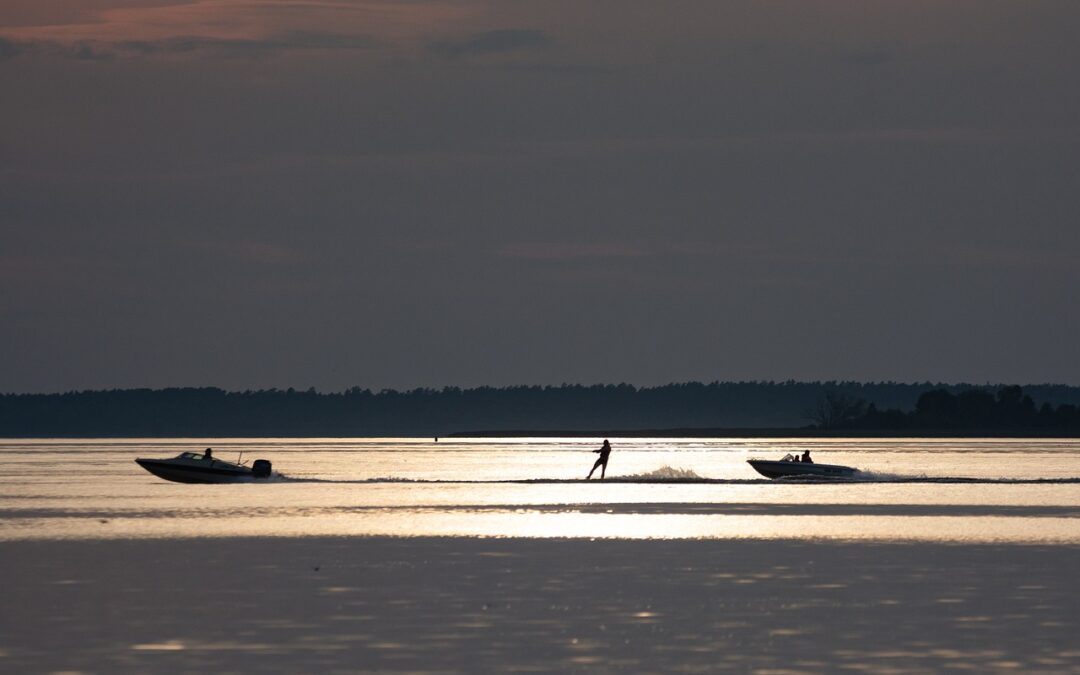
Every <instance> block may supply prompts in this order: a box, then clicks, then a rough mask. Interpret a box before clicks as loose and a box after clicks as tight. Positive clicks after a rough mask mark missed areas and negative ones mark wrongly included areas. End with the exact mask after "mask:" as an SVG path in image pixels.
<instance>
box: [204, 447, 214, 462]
mask: <svg viewBox="0 0 1080 675" xmlns="http://www.w3.org/2000/svg"><path fill="white" fill-rule="evenodd" d="M203 459H208V460H210V461H213V460H214V451H213V450H211V449H210V448H207V449H206V452H204V453H203Z"/></svg>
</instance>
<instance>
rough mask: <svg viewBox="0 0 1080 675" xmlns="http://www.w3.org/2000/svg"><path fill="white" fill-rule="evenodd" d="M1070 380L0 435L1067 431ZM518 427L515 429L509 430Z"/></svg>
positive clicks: (246, 418)
mask: <svg viewBox="0 0 1080 675" xmlns="http://www.w3.org/2000/svg"><path fill="white" fill-rule="evenodd" d="M1078 406H1080V387H1073V386H1067V385H1026V386H1024V387H1023V388H1021V387H1019V386H1016V385H1011V386H1003V385H968V384H932V383H929V382H927V383H914V384H908V383H894V382H882V383H859V382H835V381H831V382H794V381H788V382H712V383H709V384H704V383H700V382H688V383H681V384H669V385H662V386H656V387H635V386H633V385H629V384H618V385H568V384H564V385H559V386H515V387H476V388H471V389H462V388H458V387H446V388H443V389H414V390H410V391H395V390H389V389H388V390H382V391H378V392H373V391H371V390H368V389H361V388H359V387H353V388H351V389H348V390H346V391H343V392H339V393H320V392H316V391H315V390H313V389H309V390H307V391H298V390H295V389H285V390H279V389H270V390H259V391H244V392H229V391H224V390H222V389H218V388H212V387H203V388H169V389H115V390H108V391H81V392H68V393H63V394H2V395H0V437H7V438H35V437H36V438H46V437H121V438H123V437H127V438H136V437H290V436H292V437H374V436H415V437H424V436H450V435H462V434H479V435H492V434H509V435H515V434H516V435H521V434H530V435H532V434H536V435H553V434H564V433H569V432H571V431H572V432H575V433H587V434H589V435H598V434H609V435H615V434H616V432H624V433H625V434H627V435H658V434H664V435H682V436H702V435H729V436H730V435H758V436H771V435H808V436H814V435H879V434H880V435H885V434H888V433H897V434H899V435H915V434H920V435H1073V434H1080V413H1078V412H1077V411H1078V409H1080V408H1078ZM511 430H518V431H511Z"/></svg>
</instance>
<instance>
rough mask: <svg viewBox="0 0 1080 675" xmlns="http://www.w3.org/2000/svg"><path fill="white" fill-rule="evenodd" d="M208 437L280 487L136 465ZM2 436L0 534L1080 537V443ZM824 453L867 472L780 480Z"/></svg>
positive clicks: (824, 458) (224, 454)
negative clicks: (762, 466) (177, 476)
mask: <svg viewBox="0 0 1080 675" xmlns="http://www.w3.org/2000/svg"><path fill="white" fill-rule="evenodd" d="M208 445H212V446H213V447H214V449H215V454H216V456H217V457H219V458H221V459H228V460H235V459H236V458H237V456H238V455H239V453H241V452H243V458H244V461H250V460H254V459H256V458H266V459H269V460H271V461H272V462H273V464H274V470H275V472H278V473H280V475H278V476H275V477H274V478H273V479H271V480H270V481H259V482H255V483H241V484H232V485H182V484H177V483H169V482H167V481H163V480H161V479H159V478H156V477H154V476H152V475H150V474H149V473H147V472H145V471H144V470H143V469H141V468H140V467H139V466H138V465H136V464H135V463H134V461H132V460H134V458H136V457H169V456H174V455H176V454H178V453H179V452H181V451H184V450H201V449H202V448H204V447H207V446H208ZM612 445H613V447H614V448H615V450H614V452H613V453H612V455H611V462H610V465H609V469H608V476H607V480H605V481H603V482H600V481H598V480H595V479H594V480H592V481H588V482H586V481H583V480H582V479H583V478H584V477H585V475H586V474H587V473H588V471H589V469H590V468H591V466H592V463H593V461H594V460H595V458H596V455H594V454H591V453H590V452H589V451H590V450H592V449H594V448H596V447H598V446H599V439H482V440H481V439H460V440H458V439H455V440H443V441H440V442H438V443H435V442H433V441H432V440H431V439H422V440H421V439H236V440H229V441H216V440H215V441H210V440H206V439H164V440H163V439H153V440H138V439H124V440H107V439H105V440H103V439H84V440H29V441H28V440H17V441H12V440H8V441H0V539H2V540H16V539H72V538H78V539H106V538H153V537H168V538H174V537H216V536H239V535H257V536H305V535H346V536H357V535H398V536H418V535H473V536H496V537H501V536H525V537H620V538H758V539H775V538H831V539H873V540H883V541H896V540H933V541H956V542H986V541H1004V542H1043V543H1054V542H1058V543H1080V441H1076V440H1042V439H830V440H806V439H692V440H686V439H640V438H635V439H612ZM804 448H809V449H811V451H812V453H813V455H814V457H815V459H816V460H817V461H818V462H825V463H833V464H845V465H849V466H855V467H858V468H859V469H860V473H859V474H858V476H857V478H855V479H853V480H840V481H836V480H828V481H825V480H820V481H806V480H787V481H771V480H767V479H764V478H762V477H760V476H759V475H758V474H756V473H755V472H754V471H753V469H751V468H750V466H749V465H748V464H747V463H746V459H747V458H748V457H764V458H779V457H781V456H782V455H784V454H785V453H787V452H794V451H795V450H800V451H801V450H802V449H804Z"/></svg>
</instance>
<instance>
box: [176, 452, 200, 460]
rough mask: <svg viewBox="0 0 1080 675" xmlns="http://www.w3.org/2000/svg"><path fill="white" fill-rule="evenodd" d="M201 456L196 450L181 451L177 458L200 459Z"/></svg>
mask: <svg viewBox="0 0 1080 675" xmlns="http://www.w3.org/2000/svg"><path fill="white" fill-rule="evenodd" d="M202 458H203V456H202V455H201V454H200V453H198V452H181V453H180V456H179V457H177V459H202Z"/></svg>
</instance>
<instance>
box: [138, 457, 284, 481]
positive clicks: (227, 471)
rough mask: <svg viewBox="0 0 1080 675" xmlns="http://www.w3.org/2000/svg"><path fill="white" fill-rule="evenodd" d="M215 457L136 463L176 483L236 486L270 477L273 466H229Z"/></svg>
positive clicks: (260, 461) (264, 463)
mask: <svg viewBox="0 0 1080 675" xmlns="http://www.w3.org/2000/svg"><path fill="white" fill-rule="evenodd" d="M212 454H213V453H210V454H204V453H201V452H181V453H180V454H179V455H177V456H176V457H170V458H168V459H143V458H139V459H136V460H135V462H136V463H137V464H138V465H139V466H141V467H142V468H144V469H146V470H147V471H149V472H150V473H152V474H154V475H155V476H157V477H158V478H164V479H165V480H171V481H174V482H176V483H236V482H241V481H245V480H251V479H254V478H269V477H270V469H271V467H270V462H269V461H267V460H265V459H257V460H255V462H254V463H253V464H252V465H251V466H245V465H243V464H239V463H233V462H226V461H225V460H221V459H217V458H216V457H213V456H212Z"/></svg>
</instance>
